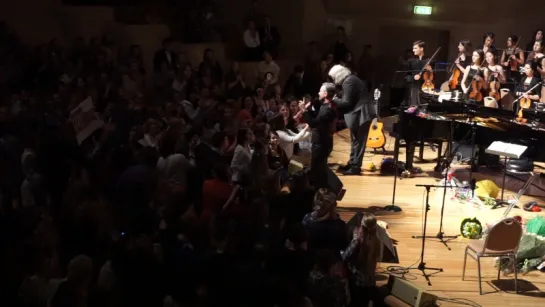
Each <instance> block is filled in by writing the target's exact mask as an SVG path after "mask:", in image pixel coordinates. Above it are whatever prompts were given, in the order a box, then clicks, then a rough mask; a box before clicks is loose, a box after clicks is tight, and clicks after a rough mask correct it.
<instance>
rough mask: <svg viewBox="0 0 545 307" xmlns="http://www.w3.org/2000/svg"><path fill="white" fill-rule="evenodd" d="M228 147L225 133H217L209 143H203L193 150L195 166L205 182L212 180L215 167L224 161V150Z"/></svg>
mask: <svg viewBox="0 0 545 307" xmlns="http://www.w3.org/2000/svg"><path fill="white" fill-rule="evenodd" d="M226 146H227V136H226V135H225V133H223V132H217V133H215V134H214V135H213V136H212V137H211V139H210V141H209V142H207V141H201V142H199V144H198V145H197V146H196V147H195V149H194V150H193V154H194V156H195V166H196V167H197V171H198V172H199V174H200V175H201V176H202V179H203V180H208V179H212V171H213V168H214V165H215V164H216V163H219V162H220V161H222V160H223V158H222V150H223V149H225V147H226Z"/></svg>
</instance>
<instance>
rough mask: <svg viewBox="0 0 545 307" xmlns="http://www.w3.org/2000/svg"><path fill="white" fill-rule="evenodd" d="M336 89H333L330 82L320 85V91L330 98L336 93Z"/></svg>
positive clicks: (333, 86)
mask: <svg viewBox="0 0 545 307" xmlns="http://www.w3.org/2000/svg"><path fill="white" fill-rule="evenodd" d="M336 89H337V88H336V87H335V84H333V83H331V82H324V83H322V86H321V87H320V91H322V90H324V91H325V92H326V93H327V96H328V97H329V96H331V97H333V95H334V94H335V91H336Z"/></svg>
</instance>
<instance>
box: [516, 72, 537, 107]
mask: <svg viewBox="0 0 545 307" xmlns="http://www.w3.org/2000/svg"><path fill="white" fill-rule="evenodd" d="M523 70H524V78H523V79H524V81H523V84H522V86H521V87H519V91H518V92H517V96H522V98H528V99H530V100H531V101H532V105H534V103H536V102H539V100H540V95H541V88H540V87H539V86H538V87H536V88H534V89H533V90H532V91H531V92H530V93H528V94H525V92H527V91H528V90H530V89H531V88H532V87H534V86H535V85H536V84H538V83H539V82H540V78H539V77H538V76H537V74H538V70H537V63H536V62H535V61H528V62H526V64H525V65H524V69H523Z"/></svg>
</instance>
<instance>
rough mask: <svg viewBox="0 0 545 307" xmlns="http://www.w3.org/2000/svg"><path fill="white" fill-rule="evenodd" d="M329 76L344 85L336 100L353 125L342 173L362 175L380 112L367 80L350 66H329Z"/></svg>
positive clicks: (334, 99) (347, 124) (340, 110)
mask: <svg viewBox="0 0 545 307" xmlns="http://www.w3.org/2000/svg"><path fill="white" fill-rule="evenodd" d="M329 76H330V77H331V78H332V79H333V83H334V84H335V85H336V86H337V87H341V88H342V97H338V96H335V97H334V98H333V102H334V103H335V105H336V106H337V109H338V110H339V112H342V113H343V114H344V121H345V122H346V126H347V127H348V128H349V129H350V143H351V144H350V160H349V161H348V163H347V164H346V165H344V166H341V167H340V170H341V171H342V173H343V175H359V174H360V173H361V166H362V162H363V154H364V153H365V145H366V143H367V134H368V133H369V127H370V126H371V121H372V120H373V118H375V117H376V116H377V114H376V110H375V107H374V105H373V100H372V99H371V98H370V97H369V93H368V90H367V88H366V86H365V83H363V81H361V79H360V78H358V77H356V76H355V75H353V74H352V72H351V71H350V69H348V68H347V67H344V66H342V65H335V66H333V67H332V68H331V69H330V70H329Z"/></svg>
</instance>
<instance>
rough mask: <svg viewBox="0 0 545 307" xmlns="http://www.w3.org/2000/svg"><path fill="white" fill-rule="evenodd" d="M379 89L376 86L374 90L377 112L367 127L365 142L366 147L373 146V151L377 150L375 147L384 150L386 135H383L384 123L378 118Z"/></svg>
mask: <svg viewBox="0 0 545 307" xmlns="http://www.w3.org/2000/svg"><path fill="white" fill-rule="evenodd" d="M380 95H381V93H380V90H379V89H378V88H377V89H376V90H375V95H374V103H375V110H376V113H377V117H376V118H375V119H373V122H372V123H371V127H369V134H368V135H367V144H366V147H368V148H373V150H374V151H377V148H382V151H386V150H385V149H384V145H385V144H386V136H385V135H384V124H383V123H382V122H381V121H380V119H379V115H378V114H379V112H378V111H379V107H378V103H379V99H380Z"/></svg>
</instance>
